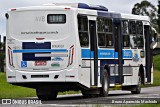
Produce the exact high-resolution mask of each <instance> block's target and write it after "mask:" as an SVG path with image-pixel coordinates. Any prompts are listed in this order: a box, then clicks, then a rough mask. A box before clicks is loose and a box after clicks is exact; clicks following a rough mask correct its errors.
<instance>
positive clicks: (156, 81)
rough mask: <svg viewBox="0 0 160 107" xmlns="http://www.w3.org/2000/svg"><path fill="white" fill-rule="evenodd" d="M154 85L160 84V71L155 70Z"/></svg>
mask: <svg viewBox="0 0 160 107" xmlns="http://www.w3.org/2000/svg"><path fill="white" fill-rule="evenodd" d="M153 78H154V79H153V86H160V71H159V70H154V72H153Z"/></svg>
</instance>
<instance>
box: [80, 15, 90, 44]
mask: <svg viewBox="0 0 160 107" xmlns="http://www.w3.org/2000/svg"><path fill="white" fill-rule="evenodd" d="M78 31H79V40H80V45H81V47H89V35H88V19H87V16H78Z"/></svg>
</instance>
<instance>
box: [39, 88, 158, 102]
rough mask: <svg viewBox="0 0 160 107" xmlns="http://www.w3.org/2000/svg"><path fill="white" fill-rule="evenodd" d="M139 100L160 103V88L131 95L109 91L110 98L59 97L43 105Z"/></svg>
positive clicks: (144, 89)
mask: <svg viewBox="0 0 160 107" xmlns="http://www.w3.org/2000/svg"><path fill="white" fill-rule="evenodd" d="M120 99H121V100H124V99H125V100H137V99H152V100H154V99H156V100H158V101H160V86H158V87H149V88H142V90H141V94H131V92H130V91H121V90H115V91H109V96H108V97H96V98H84V97H83V96H82V94H77V95H59V96H58V98H57V99H56V100H52V101H42V103H43V104H57V105H61V104H62V105H63V104H111V103H113V102H112V100H120Z"/></svg>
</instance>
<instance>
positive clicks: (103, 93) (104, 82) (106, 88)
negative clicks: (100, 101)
mask: <svg viewBox="0 0 160 107" xmlns="http://www.w3.org/2000/svg"><path fill="white" fill-rule="evenodd" d="M108 91H109V76H108V73H107V70H104V71H103V74H102V87H101V88H100V96H101V97H106V96H108Z"/></svg>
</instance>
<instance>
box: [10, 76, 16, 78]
mask: <svg viewBox="0 0 160 107" xmlns="http://www.w3.org/2000/svg"><path fill="white" fill-rule="evenodd" d="M8 78H16V76H8Z"/></svg>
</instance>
